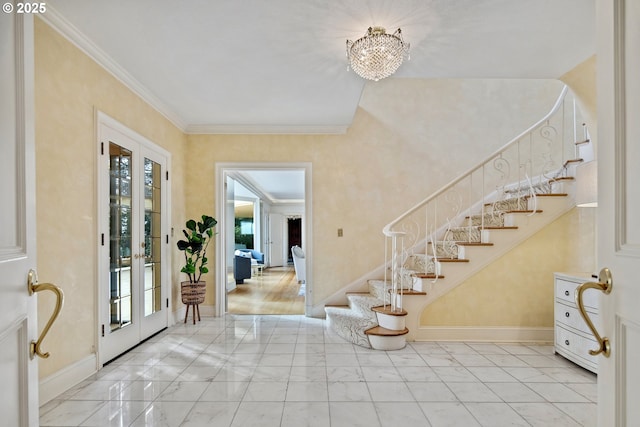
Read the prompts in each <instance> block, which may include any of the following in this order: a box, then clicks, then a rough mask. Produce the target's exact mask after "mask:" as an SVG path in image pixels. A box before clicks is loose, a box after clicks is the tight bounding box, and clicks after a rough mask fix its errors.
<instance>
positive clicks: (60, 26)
mask: <svg viewBox="0 0 640 427" xmlns="http://www.w3.org/2000/svg"><path fill="white" fill-rule="evenodd" d="M38 16H39V17H40V19H42V20H43V21H44V22H45V23H47V24H48V25H49V26H50V27H51V28H53V29H54V30H56V31H57V32H58V33H60V34H61V35H62V36H63V37H64V38H66V39H67V40H69V41H70V42H71V43H72V44H73V45H74V46H76V47H77V48H78V49H80V50H81V51H82V52H84V53H85V54H86V55H87V56H89V58H91V59H93V60H94V61H95V62H96V63H97V64H98V65H100V66H101V67H102V68H104V69H105V70H106V71H107V72H108V73H110V74H111V75H112V76H113V77H115V78H116V79H117V80H118V81H120V82H121V83H122V84H124V85H125V86H126V87H127V88H129V89H130V90H131V91H132V92H133V93H135V94H136V95H138V96H139V97H140V98H142V100H144V101H145V102H146V103H148V104H149V105H150V106H151V107H152V108H154V109H155V110H156V111H158V112H159V113H160V114H161V115H163V116H164V117H165V118H166V119H167V120H169V121H170V122H171V123H173V124H174V125H175V126H176V127H177V128H178V129H180V130H181V131H182V132H184V133H186V131H185V129H186V128H187V125H186V123H185V122H184V120H182V118H181V117H179V116H178V114H176V112H175V111H173V110H172V109H171V108H169V106H167V105H166V104H165V103H164V102H162V101H161V100H160V99H159V98H158V97H157V96H155V95H154V94H153V93H152V92H151V91H150V90H149V89H148V88H147V87H145V86H144V85H143V84H142V83H140V82H139V81H138V80H137V79H136V78H135V77H133V76H132V75H131V74H129V72H128V71H127V70H125V69H124V68H123V67H122V66H120V64H118V63H117V62H116V61H115V60H113V58H111V57H110V56H109V55H107V54H106V53H105V52H104V51H103V50H102V49H100V48H99V47H98V46H97V45H96V44H95V43H93V42H92V41H91V40H90V39H89V38H87V36H85V35H84V34H83V33H82V32H81V31H80V30H79V29H78V28H77V27H75V26H74V25H73V24H71V23H70V22H69V21H67V20H66V19H65V18H64V17H63V16H62V15H61V14H60V13H59V12H58V11H57V10H56V9H54V8H53V7H52V6H51V5H50V4H47V13H44V14H41V15H38Z"/></svg>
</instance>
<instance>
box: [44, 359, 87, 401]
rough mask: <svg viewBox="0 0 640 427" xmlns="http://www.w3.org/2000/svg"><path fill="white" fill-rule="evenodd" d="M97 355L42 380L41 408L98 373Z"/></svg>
mask: <svg viewBox="0 0 640 427" xmlns="http://www.w3.org/2000/svg"><path fill="white" fill-rule="evenodd" d="M97 363H98V360H97V357H96V354H95V353H94V354H92V355H90V356H87V357H85V358H84V359H81V360H79V361H77V362H75V363H73V364H71V365H68V366H66V367H64V368H62V369H60V370H59V371H57V372H55V373H54V374H52V375H49V376H48V377H46V378H43V379H41V380H40V406H42V405H44V404H45V403H47V402H49V401H51V400H53V399H55V398H56V397H58V396H60V395H61V394H62V393H64V392H65V391H67V390H69V389H70V388H71V387H73V386H75V385H76V384H79V383H80V382H81V381H84V380H86V379H87V378H89V377H90V376H91V375H93V374H95V373H96V372H98V368H97Z"/></svg>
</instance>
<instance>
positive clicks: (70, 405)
mask: <svg viewBox="0 0 640 427" xmlns="http://www.w3.org/2000/svg"><path fill="white" fill-rule="evenodd" d="M106 404H107V402H104V401H102V400H67V401H64V402H61V403H60V404H59V405H57V406H56V407H55V408H53V409H52V410H50V411H48V412H46V413H45V414H44V415H42V416H41V417H40V426H41V427H46V426H78V425H80V423H82V422H83V421H84V420H86V419H88V418H89V417H91V415H93V414H94V413H95V412H96V411H98V410H99V409H100V408H101V407H103V406H104V405H106Z"/></svg>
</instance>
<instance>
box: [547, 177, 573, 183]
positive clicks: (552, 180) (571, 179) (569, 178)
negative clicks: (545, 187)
mask: <svg viewBox="0 0 640 427" xmlns="http://www.w3.org/2000/svg"><path fill="white" fill-rule="evenodd" d="M574 180H575V178H574V177H572V176H559V177H557V178H551V179H550V180H549V182H555V181H574Z"/></svg>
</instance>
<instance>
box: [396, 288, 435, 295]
mask: <svg viewBox="0 0 640 427" xmlns="http://www.w3.org/2000/svg"><path fill="white" fill-rule="evenodd" d="M389 293H391V289H389ZM398 293H400V292H398ZM426 294H427V293H426V292H422V291H414V290H413V289H402V295H404V296H407V295H409V296H411V295H426Z"/></svg>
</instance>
